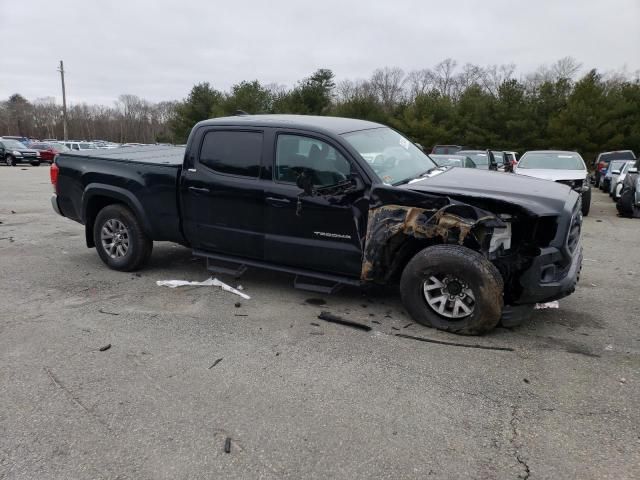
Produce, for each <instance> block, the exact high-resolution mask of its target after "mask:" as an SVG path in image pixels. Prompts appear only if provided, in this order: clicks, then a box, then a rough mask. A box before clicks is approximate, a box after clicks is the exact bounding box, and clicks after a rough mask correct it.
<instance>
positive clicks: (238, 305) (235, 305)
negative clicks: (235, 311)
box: [233, 302, 242, 308]
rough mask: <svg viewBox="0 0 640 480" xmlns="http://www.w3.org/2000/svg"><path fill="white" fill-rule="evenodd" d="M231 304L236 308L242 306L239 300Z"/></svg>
mask: <svg viewBox="0 0 640 480" xmlns="http://www.w3.org/2000/svg"><path fill="white" fill-rule="evenodd" d="M233 306H234V307H236V308H240V307H241V306H242V304H241V303H240V302H236V303H235V304H234V305H233Z"/></svg>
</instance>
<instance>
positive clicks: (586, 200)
mask: <svg viewBox="0 0 640 480" xmlns="http://www.w3.org/2000/svg"><path fill="white" fill-rule="evenodd" d="M589 210H591V190H590V189H589V190H587V191H586V192H583V193H582V215H583V216H584V217H586V216H587V215H589Z"/></svg>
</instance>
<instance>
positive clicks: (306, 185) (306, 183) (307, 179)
mask: <svg viewBox="0 0 640 480" xmlns="http://www.w3.org/2000/svg"><path fill="white" fill-rule="evenodd" d="M296 185H298V188H301V189H302V190H304V193H305V194H306V195H313V181H312V180H311V176H310V175H308V174H307V172H306V171H302V173H300V175H298V178H296Z"/></svg>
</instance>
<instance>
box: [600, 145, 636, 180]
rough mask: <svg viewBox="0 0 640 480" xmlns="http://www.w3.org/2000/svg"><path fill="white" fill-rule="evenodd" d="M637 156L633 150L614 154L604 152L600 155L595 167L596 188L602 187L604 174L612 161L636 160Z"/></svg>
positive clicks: (618, 151)
mask: <svg viewBox="0 0 640 480" xmlns="http://www.w3.org/2000/svg"><path fill="white" fill-rule="evenodd" d="M635 159H636V155H635V154H634V153H633V152H632V151H631V150H617V151H614V152H603V153H600V154H598V156H597V157H596V159H595V161H594V163H593V166H594V170H595V172H594V181H595V185H596V187H600V184H601V182H602V179H603V178H604V174H605V173H606V170H607V167H608V166H609V162H611V160H635Z"/></svg>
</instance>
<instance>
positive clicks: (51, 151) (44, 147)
mask: <svg viewBox="0 0 640 480" xmlns="http://www.w3.org/2000/svg"><path fill="white" fill-rule="evenodd" d="M30 148H33V149H34V150H39V151H40V159H41V160H43V161H45V162H49V163H53V159H54V158H55V156H56V155H57V154H59V153H62V152H68V151H69V149H68V148H67V147H66V146H64V145H63V144H61V143H57V142H46V143H45V142H36V143H32V144H31V145H30Z"/></svg>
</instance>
